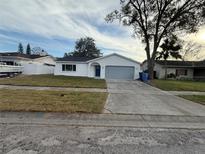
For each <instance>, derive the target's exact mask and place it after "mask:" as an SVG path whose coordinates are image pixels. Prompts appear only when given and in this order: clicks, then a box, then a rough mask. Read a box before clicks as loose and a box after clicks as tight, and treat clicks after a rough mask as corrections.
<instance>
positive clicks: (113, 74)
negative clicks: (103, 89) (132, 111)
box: [54, 53, 140, 80]
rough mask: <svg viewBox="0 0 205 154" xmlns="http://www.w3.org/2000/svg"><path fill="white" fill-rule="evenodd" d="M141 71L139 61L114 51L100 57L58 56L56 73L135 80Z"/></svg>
mask: <svg viewBox="0 0 205 154" xmlns="http://www.w3.org/2000/svg"><path fill="white" fill-rule="evenodd" d="M139 72H140V63H139V62H137V61H135V60H132V59H130V58H127V57H124V56H122V55H119V54H116V53H114V54H110V55H107V56H104V57H100V58H88V57H73V56H68V57H64V58H58V59H57V61H56V66H55V70H54V75H66V76H82V77H91V78H101V79H126V80H134V79H138V78H139Z"/></svg>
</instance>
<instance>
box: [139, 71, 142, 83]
mask: <svg viewBox="0 0 205 154" xmlns="http://www.w3.org/2000/svg"><path fill="white" fill-rule="evenodd" d="M142 73H143V72H139V77H140V78H139V79H140V81H142Z"/></svg>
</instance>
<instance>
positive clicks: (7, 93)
mask: <svg viewBox="0 0 205 154" xmlns="http://www.w3.org/2000/svg"><path fill="white" fill-rule="evenodd" d="M0 96H1V99H0V111H38V112H68V113H75V112H84V113H101V112H102V110H103V108H104V104H105V101H106V99H107V93H89V92H61V91H35V90H8V89H1V90H0Z"/></svg>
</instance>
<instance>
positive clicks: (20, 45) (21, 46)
mask: <svg viewBox="0 0 205 154" xmlns="http://www.w3.org/2000/svg"><path fill="white" fill-rule="evenodd" d="M23 52H24V50H23V45H22V44H21V43H19V46H18V53H21V54H23Z"/></svg>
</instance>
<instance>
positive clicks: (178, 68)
mask: <svg viewBox="0 0 205 154" xmlns="http://www.w3.org/2000/svg"><path fill="white" fill-rule="evenodd" d="M141 68H142V70H143V71H145V72H146V71H147V61H144V62H143V63H142V65H141ZM167 75H168V77H176V78H178V79H180V78H181V79H205V60H204V61H176V60H175V61H174V60H168V61H167ZM154 77H155V78H157V79H163V78H165V61H164V60H158V61H156V63H155V67H154Z"/></svg>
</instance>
